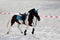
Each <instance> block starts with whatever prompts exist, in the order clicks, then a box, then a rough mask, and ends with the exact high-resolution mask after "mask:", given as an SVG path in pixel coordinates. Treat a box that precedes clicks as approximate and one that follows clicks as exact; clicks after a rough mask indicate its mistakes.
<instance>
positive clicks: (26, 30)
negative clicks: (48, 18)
mask: <svg viewBox="0 0 60 40" xmlns="http://www.w3.org/2000/svg"><path fill="white" fill-rule="evenodd" d="M27 29H28V25H27V27H26V29H25V31H24V35H26V32H27Z"/></svg>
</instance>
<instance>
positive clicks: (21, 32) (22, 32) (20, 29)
mask: <svg viewBox="0 0 60 40" xmlns="http://www.w3.org/2000/svg"><path fill="white" fill-rule="evenodd" d="M19 26H20V24H18V29H19V30H20V31H21V33H23V32H22V30H21V29H20V28H19Z"/></svg>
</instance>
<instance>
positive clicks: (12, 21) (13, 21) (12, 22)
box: [7, 19, 15, 34]
mask: <svg viewBox="0 0 60 40" xmlns="http://www.w3.org/2000/svg"><path fill="white" fill-rule="evenodd" d="M14 23H15V20H14V19H12V20H11V26H12V25H13V24H14ZM10 28H11V27H9V29H8V32H7V34H9V32H10Z"/></svg>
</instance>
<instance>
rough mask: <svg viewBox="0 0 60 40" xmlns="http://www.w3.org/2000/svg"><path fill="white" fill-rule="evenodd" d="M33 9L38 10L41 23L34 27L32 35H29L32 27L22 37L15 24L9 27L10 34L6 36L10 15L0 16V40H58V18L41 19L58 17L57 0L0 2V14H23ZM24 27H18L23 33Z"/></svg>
mask: <svg viewBox="0 0 60 40" xmlns="http://www.w3.org/2000/svg"><path fill="white" fill-rule="evenodd" d="M31 3H32V4H31ZM34 7H35V8H40V9H39V11H38V12H39V15H40V16H41V21H40V22H38V23H37V26H36V27H35V34H34V35H32V34H31V29H32V27H29V29H28V32H27V35H26V36H24V35H23V34H21V33H20V31H19V30H18V28H17V24H16V23H15V24H14V25H13V27H11V30H10V34H6V32H7V30H8V28H7V26H6V25H7V22H8V21H9V20H10V19H11V17H12V15H9V14H5V15H2V14H0V40H60V18H49V17H48V18H45V17H42V16H44V15H47V16H50V15H52V16H56V15H57V16H60V1H59V0H55V1H54V0H53V1H50V0H46V1H45V0H43V1H42V0H38V1H36V0H35V1H34V0H33V1H32V0H26V1H24V0H21V1H20V0H18V1H16V0H0V12H21V13H24V12H27V11H28V10H30V9H31V8H34ZM6 19H7V20H6ZM25 27H26V26H25V25H23V26H22V25H21V26H20V28H21V29H22V30H23V31H24V30H25Z"/></svg>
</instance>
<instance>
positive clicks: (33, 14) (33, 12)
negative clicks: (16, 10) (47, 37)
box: [7, 8, 40, 35]
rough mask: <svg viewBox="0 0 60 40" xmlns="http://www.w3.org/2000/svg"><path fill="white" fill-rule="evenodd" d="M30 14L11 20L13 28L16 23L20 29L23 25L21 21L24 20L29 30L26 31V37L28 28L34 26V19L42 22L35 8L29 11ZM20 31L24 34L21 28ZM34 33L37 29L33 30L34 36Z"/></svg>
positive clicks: (14, 17) (13, 17)
mask: <svg viewBox="0 0 60 40" xmlns="http://www.w3.org/2000/svg"><path fill="white" fill-rule="evenodd" d="M28 13H29V14H26V13H24V14H20V15H21V16H20V15H13V16H12V19H11V26H12V25H13V24H14V23H15V22H16V23H18V28H19V25H20V24H21V23H20V22H19V20H22V21H23V24H25V25H27V28H26V29H25V31H24V35H26V34H27V33H26V32H27V29H28V26H33V25H32V23H33V19H34V17H35V18H36V19H37V20H38V21H40V16H39V15H38V11H37V10H36V9H35V8H33V9H31V10H29V11H28ZM26 20H27V22H28V24H26V22H25V21H26ZM35 25H36V24H35ZM9 30H10V28H9ZM9 30H8V32H7V34H9ZM19 30H20V31H21V33H23V32H22V30H21V29H20V28H19ZM34 31H35V28H33V30H32V34H34Z"/></svg>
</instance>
